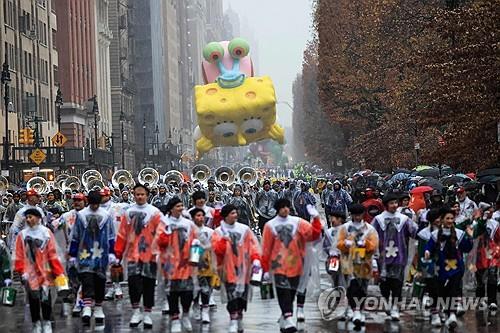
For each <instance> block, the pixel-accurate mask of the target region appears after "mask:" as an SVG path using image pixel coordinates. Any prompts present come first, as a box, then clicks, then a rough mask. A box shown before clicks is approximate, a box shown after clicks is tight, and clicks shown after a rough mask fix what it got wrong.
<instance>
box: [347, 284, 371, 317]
mask: <svg viewBox="0 0 500 333" xmlns="http://www.w3.org/2000/svg"><path fill="white" fill-rule="evenodd" d="M367 287H368V280H364V279H363V280H361V279H352V280H351V282H350V283H349V286H348V287H347V293H346V294H347V295H346V296H347V303H348V304H349V307H350V308H351V309H355V310H362V309H363V303H364V302H360V300H361V299H362V298H363V297H366V290H367ZM356 300H358V304H356ZM357 306H359V308H357Z"/></svg>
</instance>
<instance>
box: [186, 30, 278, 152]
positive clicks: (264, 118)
mask: <svg viewBox="0 0 500 333" xmlns="http://www.w3.org/2000/svg"><path fill="white" fill-rule="evenodd" d="M248 52H249V45H248V43H247V42H246V41H245V40H244V39H241V38H235V39H233V40H232V41H230V42H220V43H219V42H212V43H209V44H208V45H207V46H205V48H204V50H203V57H204V59H205V60H204V61H203V64H202V69H203V78H204V80H205V85H203V86H196V87H195V106H196V114H197V116H198V127H197V128H196V131H195V140H196V149H197V151H198V153H199V154H200V155H203V154H204V153H206V152H208V151H210V150H211V149H212V148H215V147H225V146H245V145H248V144H250V143H252V142H256V141H260V140H264V139H273V140H275V141H277V142H279V143H280V144H283V143H284V130H283V128H282V127H281V126H280V125H278V124H277V123H276V95H275V92H274V86H273V82H272V81H271V78H269V77H267V76H263V77H254V76H253V64H252V60H251V59H250V57H249V56H248Z"/></svg>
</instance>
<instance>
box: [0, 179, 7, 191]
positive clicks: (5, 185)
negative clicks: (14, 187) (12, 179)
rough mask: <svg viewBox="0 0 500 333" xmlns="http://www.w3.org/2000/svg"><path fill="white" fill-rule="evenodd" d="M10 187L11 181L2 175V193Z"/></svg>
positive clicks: (0, 183) (0, 188)
mask: <svg viewBox="0 0 500 333" xmlns="http://www.w3.org/2000/svg"><path fill="white" fill-rule="evenodd" d="M8 189H9V181H8V180H7V178H5V177H4V176H0V193H2V194H3V193H5V192H7V190H8Z"/></svg>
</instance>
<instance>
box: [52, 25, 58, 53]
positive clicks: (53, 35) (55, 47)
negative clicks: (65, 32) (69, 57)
mask: <svg viewBox="0 0 500 333" xmlns="http://www.w3.org/2000/svg"><path fill="white" fill-rule="evenodd" d="M52 48H54V49H57V31H56V30H55V29H52Z"/></svg>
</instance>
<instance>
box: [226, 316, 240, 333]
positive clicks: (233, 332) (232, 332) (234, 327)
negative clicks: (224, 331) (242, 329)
mask: <svg viewBox="0 0 500 333" xmlns="http://www.w3.org/2000/svg"><path fill="white" fill-rule="evenodd" d="M228 332H229V333H238V320H237V319H231V321H230V322H229V330H228Z"/></svg>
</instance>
